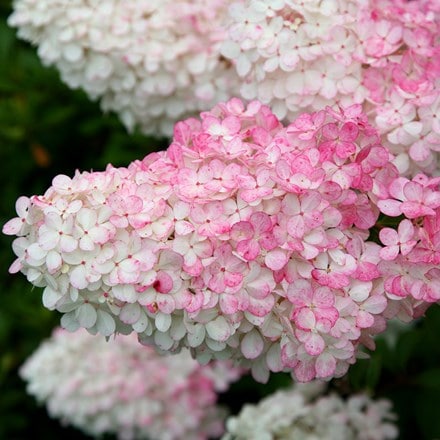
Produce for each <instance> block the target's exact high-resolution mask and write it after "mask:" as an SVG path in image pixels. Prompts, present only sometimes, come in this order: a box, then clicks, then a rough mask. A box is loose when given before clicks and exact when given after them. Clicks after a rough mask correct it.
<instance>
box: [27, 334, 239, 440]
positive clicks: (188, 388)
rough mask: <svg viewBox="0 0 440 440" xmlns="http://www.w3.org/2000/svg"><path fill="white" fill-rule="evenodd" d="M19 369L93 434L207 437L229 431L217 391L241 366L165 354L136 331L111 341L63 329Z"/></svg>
mask: <svg viewBox="0 0 440 440" xmlns="http://www.w3.org/2000/svg"><path fill="white" fill-rule="evenodd" d="M20 374H21V377H22V378H23V379H24V380H25V381H26V382H27V391H28V392H29V394H31V395H33V396H35V398H36V399H37V400H38V401H39V402H41V403H44V404H45V405H46V407H47V411H48V413H49V415H50V416H51V417H53V418H58V419H60V420H61V422H62V423H63V424H66V425H72V426H75V427H76V428H78V429H80V430H82V431H84V432H86V433H87V434H89V435H92V436H96V437H98V436H102V435H103V434H113V435H116V436H117V438H119V439H123V440H129V439H154V440H180V439H184V438H191V439H199V440H204V439H208V438H212V437H218V436H220V435H221V434H222V433H223V432H224V426H223V424H224V418H225V416H226V413H225V410H224V409H223V408H221V407H219V406H217V405H216V402H217V392H220V391H225V390H226V389H227V388H228V387H229V384H230V383H231V382H233V381H235V380H236V379H238V377H239V376H240V374H241V372H240V370H238V369H236V368H233V367H232V366H231V365H230V362H220V361H216V362H213V363H212V364H210V365H205V366H201V365H199V364H198V363H197V362H196V361H195V360H194V359H192V358H191V355H190V354H189V352H188V351H182V352H181V353H179V354H177V355H174V356H173V355H170V356H161V355H158V354H157V353H156V352H155V351H154V349H152V348H150V347H143V346H140V345H139V343H138V341H137V338H136V337H135V336H134V335H131V336H117V337H116V338H114V339H113V338H111V339H110V340H109V341H106V340H105V338H104V337H102V336H93V335H90V334H89V333H87V332H86V331H85V330H79V331H78V332H75V333H69V332H67V331H65V330H63V329H59V328H58V329H56V330H55V331H54V332H53V334H52V337H51V338H50V339H48V340H46V341H44V342H43V343H42V344H41V345H40V347H39V348H38V349H37V350H36V351H35V352H34V353H33V354H32V355H31V356H30V357H29V358H28V359H27V360H26V362H25V364H24V365H23V366H22V367H21V370H20Z"/></svg>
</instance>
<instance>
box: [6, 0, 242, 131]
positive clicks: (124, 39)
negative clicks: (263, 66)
mask: <svg viewBox="0 0 440 440" xmlns="http://www.w3.org/2000/svg"><path fill="white" fill-rule="evenodd" d="M226 10H227V8H226V4H225V2H224V1H223V0H213V1H209V2H206V1H204V0H191V1H188V0H179V1H177V2H175V1H170V0H106V1H105V2H103V1H101V0H90V1H89V0H69V1H66V0H39V1H35V0H16V1H15V2H14V11H13V13H12V15H11V16H10V18H9V21H8V23H9V25H10V26H13V27H16V28H18V36H19V37H20V38H22V39H24V40H26V41H29V42H31V43H32V44H34V45H36V46H38V55H39V56H40V58H41V59H42V61H43V63H44V64H46V65H54V66H56V68H57V69H58V70H59V72H60V75H61V78H62V80H63V81H64V82H65V83H66V84H67V85H68V86H69V87H71V88H75V89H76V88H81V89H83V90H85V92H86V93H87V94H88V96H89V97H90V98H92V99H99V100H100V104H101V107H102V109H103V110H105V111H114V112H116V113H117V114H118V115H119V117H120V119H121V120H122V122H123V123H124V124H125V126H126V127H127V128H128V129H130V130H131V129H133V128H134V127H135V126H136V127H139V128H140V130H141V131H143V132H144V133H148V134H150V133H154V134H156V135H157V134H158V135H166V136H169V135H171V134H172V130H173V125H174V123H175V122H176V121H178V120H180V119H182V118H186V117H188V116H190V115H195V114H197V113H199V112H200V111H201V110H207V109H209V108H211V107H212V106H213V105H214V104H215V103H217V102H219V101H222V100H224V99H227V98H229V97H230V96H234V94H236V93H237V90H238V84H239V81H238V77H237V76H236V74H235V72H234V71H233V68H232V66H231V64H230V63H229V62H227V61H225V60H224V58H223V57H222V56H221V55H220V44H221V42H222V41H223V40H224V38H225V36H226V29H225V27H224V19H225V16H226Z"/></svg>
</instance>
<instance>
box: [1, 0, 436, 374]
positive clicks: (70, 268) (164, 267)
mask: <svg viewBox="0 0 440 440" xmlns="http://www.w3.org/2000/svg"><path fill="white" fill-rule="evenodd" d="M298 7H299V8H302V6H298ZM273 13H274V14H275V15H276V14H277V13H278V9H274V10H273ZM330 16H332V14H330V15H329V16H328V17H330ZM328 20H330V18H328ZM308 32H312V33H313V32H317V33H319V29H309V30H308ZM272 38H275V35H272V36H270V33H266V34H265V35H264V39H265V41H266V43H269V40H271V39H272ZM274 41H275V40H274ZM344 41H345V40H344ZM269 46H270V44H269ZM269 46H268V47H267V48H266V49H268V48H269ZM310 54H311V52H310V53H309V55H310ZM327 153H328V154H327ZM394 160H395V156H394V155H393V154H392V153H391V152H389V151H387V150H386V149H385V148H384V147H383V146H382V144H381V143H380V138H379V135H378V133H377V131H376V130H375V129H374V128H373V127H372V126H371V125H370V124H369V122H368V119H367V116H366V115H365V114H364V113H363V112H362V108H361V106H359V105H354V106H350V107H343V106H342V105H341V106H340V107H338V108H330V107H327V108H325V109H324V110H320V111H319V112H317V113H310V114H307V113H306V114H303V115H302V116H300V117H299V118H298V119H296V120H294V121H293V122H292V123H291V124H289V125H288V126H284V125H283V124H282V123H281V122H280V121H279V120H278V119H277V118H276V116H275V115H274V114H273V113H272V112H271V111H270V109H269V108H268V107H266V106H264V105H262V104H261V103H259V102H256V101H254V102H251V103H249V104H248V105H247V106H245V105H244V103H242V102H241V101H240V100H238V99H232V100H231V101H228V102H221V103H219V104H218V105H217V106H215V107H214V108H213V109H212V110H211V111H209V112H204V113H203V115H202V116H201V121H199V120H196V119H193V118H191V119H188V120H186V121H182V122H181V123H179V124H178V125H177V126H176V131H175V137H174V139H173V142H172V144H171V146H170V148H169V149H168V151H165V152H158V153H153V154H151V155H149V156H147V157H145V158H144V159H143V160H141V161H134V162H133V163H131V164H129V166H128V167H127V168H114V167H111V166H109V167H107V169H106V170H105V171H102V172H92V173H88V172H84V173H80V172H77V173H76V174H75V175H74V176H73V177H72V178H69V177H67V176H59V177H57V178H55V179H54V181H53V185H52V186H51V187H50V188H49V189H48V190H47V191H46V193H45V194H44V195H41V196H33V197H31V198H29V199H26V198H22V199H20V200H19V201H18V202H17V213H18V215H19V218H18V219H14V220H12V221H10V222H8V223H7V224H6V226H5V227H4V228H5V232H6V233H9V234H12V235H16V236H17V238H16V239H15V241H14V243H13V245H12V248H13V251H14V253H15V254H16V256H17V259H16V260H15V261H14V262H13V263H12V265H11V267H10V272H13V273H15V272H18V271H21V272H22V273H23V274H24V275H25V276H26V277H27V279H28V281H29V282H30V283H32V284H34V285H36V286H39V287H43V288H44V292H43V304H44V306H45V307H47V308H49V309H51V310H58V311H59V312H61V313H62V314H63V315H62V318H61V323H62V325H63V326H64V327H65V328H66V329H68V330H70V331H76V330H77V329H79V328H80V327H84V328H86V329H87V330H88V331H89V332H90V333H101V334H103V335H105V336H111V335H112V334H114V333H124V334H127V333H130V332H135V333H137V334H138V338H139V340H140V341H141V342H142V343H143V344H147V345H153V346H155V347H158V348H159V349H160V350H161V351H164V352H166V351H172V352H176V351H179V350H180V349H182V348H185V347H189V348H191V350H192V353H193V354H194V356H195V357H196V358H197V359H198V360H199V361H200V362H202V363H206V362H208V361H209V360H210V359H213V358H233V359H236V360H237V361H238V362H240V363H241V364H242V365H243V366H245V367H249V368H250V369H251V372H252V374H253V376H254V377H255V378H256V379H257V380H259V381H262V382H264V381H266V380H268V377H269V374H270V372H271V371H273V372H279V371H290V372H291V374H292V376H293V377H294V378H296V379H298V380H301V381H310V380H313V379H314V378H331V377H340V376H341V375H343V374H345V372H346V371H347V369H348V368H349V365H351V364H353V363H354V362H355V361H356V356H357V351H358V349H359V348H360V347H361V346H362V345H364V346H366V347H368V348H370V349H372V348H373V347H374V341H373V339H372V337H373V335H374V334H376V333H380V332H381V331H383V329H384V328H385V323H386V320H387V319H390V318H392V317H394V316H398V317H400V318H402V319H406V320H410V319H413V318H414V317H416V316H419V315H420V313H422V312H423V311H424V310H426V308H427V307H428V305H429V304H430V303H432V302H436V301H437V300H438V293H437V292H438V288H437V287H438V284H439V282H440V271H439V270H438V268H437V265H438V260H439V254H440V251H439V249H438V247H439V243H440V238H439V237H440V220H439V219H438V217H439V216H440V191H439V182H440V179H439V178H430V177H428V176H427V175H424V174H418V175H416V176H415V177H414V178H413V179H412V180H409V179H407V178H405V177H399V172H398V169H397V168H396V167H395V166H394V165H393V162H394ZM380 211H382V216H381V217H379V213H380ZM400 215H402V216H403V217H404V218H403V219H401V220H400V225H399V226H398V227H397V230H394V229H391V228H385V229H384V228H382V227H381V225H382V224H387V225H389V224H392V222H390V217H396V216H400ZM382 222H383V223H382ZM378 230H379V231H380V232H379V237H380V239H381V242H382V243H381V244H378V243H375V242H374V241H373V239H372V238H371V237H374V236H375V235H374V234H377V231H378ZM384 291H385V293H384Z"/></svg>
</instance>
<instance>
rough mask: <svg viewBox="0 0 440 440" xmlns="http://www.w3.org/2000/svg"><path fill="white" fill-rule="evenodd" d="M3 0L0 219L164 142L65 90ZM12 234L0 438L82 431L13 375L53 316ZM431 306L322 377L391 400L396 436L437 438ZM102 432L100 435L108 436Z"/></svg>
mask: <svg viewBox="0 0 440 440" xmlns="http://www.w3.org/2000/svg"><path fill="white" fill-rule="evenodd" d="M10 13H11V2H10V1H9V0H0V188H1V196H0V223H1V224H2V225H3V224H4V223H5V222H6V221H7V220H9V219H10V218H12V217H14V216H15V215H16V214H15V207H14V205H15V201H16V199H17V198H18V197H19V196H20V195H27V196H30V195H33V194H42V193H44V191H45V190H46V189H47V188H48V187H49V186H50V184H51V181H52V179H53V177H54V176H56V175H57V174H67V175H69V176H71V175H73V173H74V172H75V170H76V169H79V170H81V171H90V170H95V171H99V170H103V169H104V168H105V166H106V165H107V164H108V163H111V164H113V165H114V166H126V165H128V163H129V162H131V161H132V160H135V159H141V158H142V157H144V156H145V155H147V154H148V153H149V152H151V151H156V150H159V149H164V148H166V146H167V143H168V141H167V140H166V139H158V138H157V139H156V138H151V137H146V136H143V135H140V134H139V133H132V134H128V133H127V132H126V130H125V129H124V127H123V126H122V124H121V123H120V122H119V121H118V119H117V118H116V117H115V116H114V115H111V114H106V115H104V114H103V113H102V112H101V111H100V109H99V105H98V104H97V103H92V102H90V101H89V100H88V99H87V98H86V96H85V94H83V93H82V92H80V91H72V90H70V89H68V88H67V87H66V86H65V85H64V84H62V83H61V82H60V80H59V77H58V74H57V72H56V71H55V70H54V69H50V68H46V67H44V66H42V65H41V63H40V61H39V59H38V57H37V55H36V51H35V50H34V49H33V48H32V47H31V46H29V45H28V44H26V43H22V42H20V41H19V40H18V39H17V38H16V36H15V31H14V30H13V29H10V28H8V26H7V23H6V20H7V17H8V16H9V14H10ZM11 243H12V237H8V236H4V235H2V234H0V440H3V439H4V440H6V439H8V440H21V439H23V440H24V439H28V438H37V439H39V438H44V439H46V440H50V439H58V438H61V437H62V438H64V439H66V440H67V439H82V438H88V437H86V436H84V435H82V434H81V433H80V432H78V431H76V430H74V429H71V428H64V427H62V426H61V425H60V424H59V422H58V421H56V420H51V419H50V418H49V417H48V416H47V413H46V411H45V409H44V407H41V406H39V405H38V404H37V403H36V402H35V401H34V399H33V398H32V397H29V396H27V394H26V391H25V384H24V382H23V381H22V380H21V379H20V378H19V376H18V369H19V368H20V366H21V365H22V364H23V362H24V360H25V359H26V358H27V357H28V356H29V355H30V354H31V353H32V352H33V351H34V350H35V349H36V348H37V347H38V345H39V344H40V342H41V341H42V340H43V339H44V338H46V337H48V336H49V335H50V333H51V331H52V329H53V328H54V327H55V326H56V325H58V323H59V315H58V314H57V313H55V312H49V311H48V310H46V309H45V308H43V306H42V303H41V292H40V289H38V288H32V286H31V285H30V284H29V283H28V282H27V281H26V280H25V277H24V276H23V275H21V274H16V275H10V274H9V273H8V267H9V266H10V264H11V263H12V262H13V260H14V255H13V252H12V249H11ZM439 337H440V307H439V306H438V305H435V306H433V307H431V309H430V310H428V312H427V314H426V317H425V318H424V319H423V320H420V321H419V322H416V323H414V324H413V325H411V326H399V325H396V326H393V327H392V328H390V329H389V331H388V332H387V334H385V335H384V336H382V337H380V338H379V339H378V340H377V350H376V351H375V352H374V353H372V354H371V357H370V359H368V360H362V361H359V362H358V363H357V364H356V365H355V366H353V367H352V368H351V370H350V373H349V374H348V376H347V377H345V378H343V379H340V380H336V381H333V382H332V383H331V386H332V387H333V388H336V389H337V390H338V391H339V392H340V393H342V394H349V393H353V392H356V391H359V390H363V391H365V390H367V391H368V392H369V393H370V394H371V395H372V396H373V397H388V398H390V399H391V400H392V401H393V404H394V408H395V412H396V414H397V415H398V418H399V428H400V432H401V435H400V438H401V439H412V440H415V439H417V440H423V439H427V440H434V439H436V438H437V439H440V417H439V416H438V414H439V410H440V403H439V398H438V396H439V393H440V340H439ZM288 384H289V376H288V375H283V374H277V375H273V376H272V377H271V379H270V381H269V383H268V384H266V385H261V384H256V383H255V382H254V381H253V380H252V379H251V378H250V377H245V378H243V379H242V380H241V381H240V382H238V383H237V384H235V385H234V386H233V387H232V388H231V389H230V391H229V392H228V393H226V394H224V395H221V396H220V402H221V403H223V404H225V405H227V406H228V407H229V409H230V411H231V412H232V413H237V412H238V411H239V410H240V409H241V407H242V405H243V404H244V402H246V401H247V402H257V401H258V400H259V399H261V398H262V397H263V396H266V395H268V394H270V393H272V392H273V391H274V390H275V389H277V388H280V387H284V386H287V385H288ZM109 438H110V437H109Z"/></svg>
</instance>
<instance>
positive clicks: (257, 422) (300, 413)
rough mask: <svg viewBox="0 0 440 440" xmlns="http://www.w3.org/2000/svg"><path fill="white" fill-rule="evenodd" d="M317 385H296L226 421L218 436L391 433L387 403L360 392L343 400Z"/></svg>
mask: <svg viewBox="0 0 440 440" xmlns="http://www.w3.org/2000/svg"><path fill="white" fill-rule="evenodd" d="M323 391H324V390H323V387H322V384H318V383H310V384H301V385H296V386H295V387H294V388H291V389H287V390H282V391H278V392H276V393H275V394H273V395H270V396H269V397H266V398H265V399H263V400H262V401H261V402H260V403H258V404H257V405H249V404H247V405H245V406H244V408H243V409H242V410H241V412H240V414H238V415H237V416H234V417H230V418H229V419H228V420H227V425H226V426H227V433H226V434H225V435H224V436H223V437H222V439H223V440H249V439H253V440H275V439H276V440H294V439H301V440H318V439H326V440H387V439H395V438H397V434H398V431H397V428H396V426H395V425H394V419H395V416H394V414H392V413H391V402H390V401H388V400H386V399H381V400H377V401H375V400H373V399H371V398H370V397H369V396H367V395H366V394H358V395H353V396H350V397H349V398H348V399H346V400H344V399H342V398H341V397H340V396H338V395H336V394H334V393H331V394H328V395H323Z"/></svg>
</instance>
